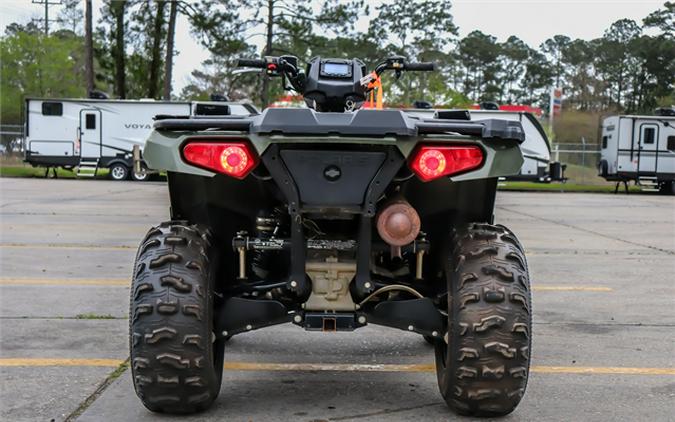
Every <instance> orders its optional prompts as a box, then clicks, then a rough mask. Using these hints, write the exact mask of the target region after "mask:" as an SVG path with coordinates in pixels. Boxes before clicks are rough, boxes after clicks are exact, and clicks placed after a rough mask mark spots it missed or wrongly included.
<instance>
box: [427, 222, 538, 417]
mask: <svg viewBox="0 0 675 422" xmlns="http://www.w3.org/2000/svg"><path fill="white" fill-rule="evenodd" d="M452 244H453V246H454V252H453V253H451V256H450V257H449V259H448V260H447V262H446V272H445V273H446V279H447V283H448V334H447V337H446V341H442V340H440V341H437V342H436V347H435V350H436V373H437V378H438V385H439V387H440V390H441V394H442V395H443V398H444V399H445V401H446V403H447V404H448V406H449V407H450V408H451V409H452V410H454V411H455V412H457V413H459V414H461V415H467V416H488V417H489V416H503V415H507V414H509V413H511V412H512V411H513V410H514V409H515V408H516V406H517V405H518V403H519V402H520V400H521V398H522V397H523V394H524V393H525V388H526V386H527V379H528V375H529V369H530V346H531V338H530V335H531V326H532V321H531V309H532V308H531V299H530V283H529V276H528V269H527V262H526V260H525V254H524V252H523V248H522V246H521V245H520V243H519V242H518V240H517V239H516V237H515V236H514V235H513V233H512V232H511V231H510V230H508V229H507V228H506V227H503V226H494V225H490V224H482V223H481V224H479V223H474V224H470V225H469V226H468V227H465V228H463V229H460V230H456V231H455V232H454V233H453V239H452Z"/></svg>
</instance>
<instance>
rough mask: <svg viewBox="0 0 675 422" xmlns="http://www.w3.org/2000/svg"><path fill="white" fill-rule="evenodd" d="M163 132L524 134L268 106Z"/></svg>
mask: <svg viewBox="0 0 675 422" xmlns="http://www.w3.org/2000/svg"><path fill="white" fill-rule="evenodd" d="M158 117H159V118H158V119H157V121H156V122H155V124H154V127H155V129H157V130H160V131H179V132H180V131H206V130H214V131H236V132H245V133H253V134H283V135H321V136H331V135H336V136H340V135H343V136H373V137H385V136H397V137H400V136H403V137H415V136H418V135H432V134H457V135H462V136H471V137H480V138H482V139H500V140H508V141H516V142H518V143H522V142H523V141H524V140H525V132H524V131H523V128H522V126H521V125H520V123H519V122H513V121H507V120H499V119H485V120H479V121H473V122H470V121H466V120H456V119H443V118H438V117H437V118H434V119H420V118H418V117H414V116H410V115H408V114H406V113H405V112H403V111H400V110H368V109H366V110H359V111H356V112H354V113H316V112H315V111H314V110H311V109H282V108H270V109H267V110H265V111H264V112H263V113H262V114H260V115H256V116H243V117H242V116H228V117H221V118H217V119H212V118H194V117H189V116H158Z"/></svg>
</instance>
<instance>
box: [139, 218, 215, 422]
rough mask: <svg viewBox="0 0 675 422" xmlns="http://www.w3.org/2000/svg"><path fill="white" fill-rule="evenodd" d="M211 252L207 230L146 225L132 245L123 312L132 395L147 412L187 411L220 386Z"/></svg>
mask: <svg viewBox="0 0 675 422" xmlns="http://www.w3.org/2000/svg"><path fill="white" fill-rule="evenodd" d="M215 271H216V268H215V257H214V254H213V248H212V246H211V244H210V236H209V233H208V231H206V230H203V229H202V228H200V227H197V226H190V225H187V224H185V223H183V222H168V223H162V224H161V225H160V226H158V227H154V228H152V229H151V230H150V231H149V232H148V234H147V235H146V237H145V239H144V240H143V242H142V243H141V246H140V247H139V250H138V254H137V256H136V264H135V266H134V277H133V285H132V289H131V309H130V312H129V342H130V351H131V373H132V378H133V382H134V388H135V390H136V394H137V395H138V397H139V398H140V399H141V401H142V402H143V404H144V405H145V407H147V408H148V409H149V410H151V411H153V412H164V413H194V412H198V411H201V410H204V409H206V408H208V407H209V406H210V405H211V403H213V401H214V400H215V399H216V397H217V396H218V393H219V391H220V383H221V378H222V371H223V344H224V342H223V341H222V340H217V341H213V340H212V339H213V338H215V337H214V336H213V303H214V302H213V301H214V294H213V292H214V282H215V280H214V279H215Z"/></svg>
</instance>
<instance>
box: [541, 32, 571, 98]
mask: <svg viewBox="0 0 675 422" xmlns="http://www.w3.org/2000/svg"><path fill="white" fill-rule="evenodd" d="M570 42H572V40H571V39H570V37H568V36H566V35H555V36H553V38H549V39H547V40H546V41H544V42H543V44H541V45H540V46H539V49H540V50H541V51H542V52H543V53H544V54H546V55H548V57H549V58H550V60H551V64H552V68H553V74H554V76H555V85H556V86H562V83H563V81H564V80H565V59H564V58H565V51H566V50H567V48H568V47H569V44H570Z"/></svg>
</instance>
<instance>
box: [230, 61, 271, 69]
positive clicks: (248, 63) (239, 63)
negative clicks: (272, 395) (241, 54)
mask: <svg viewBox="0 0 675 422" xmlns="http://www.w3.org/2000/svg"><path fill="white" fill-rule="evenodd" d="M237 67H257V68H260V69H265V68H266V67H267V62H266V61H265V60H261V59H238V60H237Z"/></svg>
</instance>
